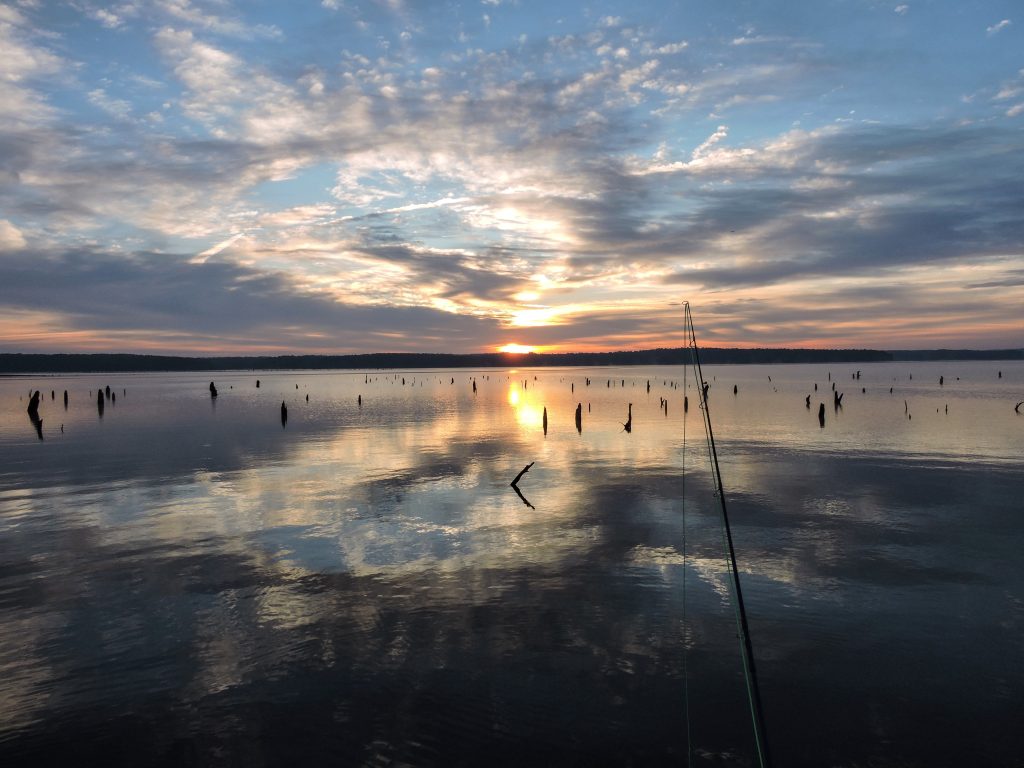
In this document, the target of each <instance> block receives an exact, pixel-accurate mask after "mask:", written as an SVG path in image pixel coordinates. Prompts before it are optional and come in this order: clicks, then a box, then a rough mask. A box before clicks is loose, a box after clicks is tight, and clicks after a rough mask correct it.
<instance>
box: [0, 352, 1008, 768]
mask: <svg viewBox="0 0 1024 768" xmlns="http://www.w3.org/2000/svg"><path fill="white" fill-rule="evenodd" d="M858 370H859V372H860V378H859V379H858V378H856V376H857V372H858ZM688 372H689V375H690V376H691V378H689V379H685V380H684V375H687V373H688ZM1000 372H1001V376H1000V375H999V374H1000ZM704 374H705V377H706V378H707V380H708V381H709V383H710V384H711V387H710V391H709V406H710V413H711V418H712V422H713V426H714V433H715V438H716V442H717V449H718V454H719V459H720V462H721V470H722V477H723V487H724V490H725V498H726V500H727V502H728V507H729V514H730V521H731V524H732V533H733V538H734V541H735V545H736V554H737V560H738V563H739V568H740V571H741V577H742V584H743V593H744V598H745V601H746V607H747V615H748V620H749V623H750V630H751V637H752V641H753V645H754V651H755V656H756V659H757V667H758V673H759V678H760V686H761V690H762V698H763V703H764V709H765V722H766V726H767V733H768V741H769V745H770V749H771V753H772V757H773V761H774V764H775V765H776V766H851V767H852V766H869V765H870V766H875V767H878V766H928V767H934V766H954V765H956V766H960V765H990V766H1022V765H1024V758H1022V757H1021V755H1024V730H1022V729H1021V728H1020V723H1021V722H1022V719H1024V655H1022V654H1021V648H1022V639H1024V567H1022V564H1024V554H1022V553H1024V501H1022V500H1024V471H1022V470H1024V414H1021V415H1017V414H1015V413H1014V404H1015V403H1016V402H1018V401H1020V400H1024V364H1022V363H1020V362H999V363H989V362H942V363H875V364H870V363H862V364H832V365H790V366H781V365H779V366H754V365H749V366H717V367H705V369H704ZM940 376H941V377H943V383H942V384H941V385H940V383H939V379H940ZM211 379H212V380H214V381H215V382H216V386H217V389H218V392H219V394H218V397H217V398H216V399H215V400H214V399H212V398H211V397H210V393H209V390H208V386H209V383H210V380H211ZM257 379H259V380H260V386H259V387H258V388H257V386H256V382H257ZM588 379H589V386H588V385H587V381H588ZM474 382H475V384H476V391H475V392H474V390H473V384H474ZM648 382H650V390H649V391H648V387H647V384H648ZM833 382H834V383H835V385H836V389H837V391H838V392H841V393H843V401H842V408H841V409H836V408H834V406H833V394H832V389H831V388H832V384H833ZM815 384H816V385H817V391H815V389H814V386H815ZM105 386H110V388H111V392H112V394H113V395H116V399H115V398H111V399H107V398H106V397H104V408H103V413H102V416H101V415H100V413H99V409H98V406H97V398H96V391H97V389H99V388H102V387H105ZM734 387H735V388H736V392H735V394H734V391H733V388H734ZM890 388H891V389H892V391H891V392H890ZM34 389H39V390H42V392H43V393H44V396H43V399H42V402H41V405H40V408H39V416H40V417H41V419H42V424H41V426H39V430H38V433H37V429H36V425H34V424H33V423H32V422H31V421H30V419H29V418H28V415H27V413H26V407H27V406H28V401H29V394H30V391H31V390H34ZM65 389H66V390H67V391H68V394H69V403H68V406H67V408H65V406H64V404H63V398H62V395H63V392H64V390H65ZM51 390H52V391H53V392H54V394H55V397H54V398H53V399H51V396H50V392H51ZM807 395H811V407H810V408H807V407H806V405H805V397H806V396H807ZM684 396H687V397H688V398H689V405H690V408H689V412H688V413H684V407H683V398H684ZM307 397H308V399H307ZM360 398H361V403H360V402H359V399H360ZM698 399H699V398H698V389H697V388H696V386H695V384H694V382H693V379H692V369H684V368H682V367H657V368H654V367H651V368H644V367H635V368H633V367H631V368H587V369H583V368H580V369H567V368H561V369H552V368H544V369H533V370H531V369H519V370H514V369H513V370H509V369H491V370H474V371H470V370H465V369H458V370H439V371H424V370H410V371H355V372H352V371H344V372H320V371H317V372H309V371H294V372H262V371H255V372H237V371H235V372H218V373H215V374H209V373H206V374H191V373H189V374H171V373H169V374H159V375H157V374H138V375H131V374H127V375H126V374H97V375H80V376H36V377H27V376H26V377H11V378H5V379H0V404H2V411H0V458H2V461H0V763H2V764H3V765H5V766H13V765H40V764H46V763H52V762H57V761H65V762H66V763H67V764H69V765H81V764H102V765H131V766H139V765H245V766H251V765H280V764H286V763H287V764H295V765H303V764H311V765H321V764H327V763H330V764H333V765H374V766H376V765H414V766H428V765H429V766H452V765H473V766H477V765H524V766H525V765H580V766H584V765H585V766H591V765H669V764H671V765H687V764H692V765H708V766H712V765H715V766H718V765H730V766H731V765H735V766H748V765H756V757H755V752H754V746H753V736H752V730H751V717H750V711H749V706H748V703H747V700H746V689H745V686H744V678H743V670H742V665H741V658H740V652H739V641H738V639H737V633H736V624H735V617H734V601H733V598H732V595H731V592H730V589H729V581H728V570H727V567H726V561H725V557H724V551H723V542H722V526H721V511H720V505H719V500H718V498H717V497H716V496H715V492H714V485H713V482H712V481H711V473H710V471H709V466H710V465H709V457H708V449H707V443H706V440H705V432H704V427H703V422H702V418H701V412H700V410H699V408H698ZM665 400H667V410H666V408H665V407H663V402H664V401H665ZM282 401H284V402H285V404H286V406H287V409H288V416H287V421H286V422H285V423H283V422H282V418H281V403H282ZM630 403H631V404H632V420H631V422H630V426H631V431H630V432H626V431H625V429H624V428H623V423H624V422H626V421H627V417H628V414H629V404H630ZM819 403H825V426H824V427H820V426H819V423H818V413H817V411H818V404H819ZM577 404H580V406H581V425H580V426H581V429H580V430H579V431H578V430H577V427H576V424H575V420H574V413H575V410H576V407H577ZM545 408H546V409H547V419H548V429H547V434H546V435H545V434H544V430H543V414H544V409H545ZM1021 410H1022V411H1024V408H1022V409H1021ZM40 436H41V437H40ZM530 462H534V464H533V466H532V467H531V468H530V469H529V471H528V472H527V473H526V474H524V475H523V477H522V479H521V480H520V481H519V489H520V491H521V493H522V498H520V496H518V495H517V494H516V492H515V491H514V490H513V489H512V488H511V487H510V485H509V483H510V481H511V480H512V479H513V478H514V477H515V476H516V475H517V474H518V473H519V472H520V471H521V470H522V469H523V467H524V466H526V465H527V464H529V463H530Z"/></svg>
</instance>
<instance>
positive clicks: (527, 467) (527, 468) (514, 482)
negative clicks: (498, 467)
mask: <svg viewBox="0 0 1024 768" xmlns="http://www.w3.org/2000/svg"><path fill="white" fill-rule="evenodd" d="M536 463H537V462H535V461H531V462H530V463H529V464H527V465H526V466H525V467H523V468H522V470H521V471H520V472H519V474H518V475H516V479H515V480H513V481H512V482H511V483H509V485H511V486H512V487H513V488H516V487H518V483H519V478H521V477H522V476H523V475H525V474H526V473H527V472H529V471H530V467H532V466H533V465H534V464H536Z"/></svg>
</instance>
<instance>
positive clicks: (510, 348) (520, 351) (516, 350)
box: [498, 344, 537, 355]
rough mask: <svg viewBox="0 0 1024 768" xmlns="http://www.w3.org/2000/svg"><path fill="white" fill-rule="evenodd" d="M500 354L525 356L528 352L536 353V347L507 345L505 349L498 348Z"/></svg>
mask: <svg viewBox="0 0 1024 768" xmlns="http://www.w3.org/2000/svg"><path fill="white" fill-rule="evenodd" d="M498 351H499V352H506V353H508V354H512V355H525V354H527V353H528V352H536V351H537V348H536V347H530V346H527V345H526V344H506V345H505V346H503V347H498Z"/></svg>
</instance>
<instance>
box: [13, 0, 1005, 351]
mask: <svg viewBox="0 0 1024 768" xmlns="http://www.w3.org/2000/svg"><path fill="white" fill-rule="evenodd" d="M1022 8H1024V6H1021V5H1020V3H1019V0H1012V1H1011V2H1000V1H999V0H991V1H989V2H970V1H969V0H956V1H955V2H953V1H947V0H933V1H931V2H928V1H925V0H911V1H910V2H892V1H890V2H874V1H873V0H813V1H811V2H789V1H787V2H785V3H781V2H780V3H766V2H744V1H740V0H737V1H735V2H732V1H729V0H721V1H719V2H708V1H706V0H705V1H703V2H680V3H668V2H646V0H631V2H603V3H589V4H583V3H567V2H559V1H558V0H547V1H546V2H528V1H527V0H518V2H512V1H509V0H482V2H481V1H480V0H476V1H475V2H427V1H416V0H378V1H376V2H372V1H367V2H355V1H354V0H322V2H312V1H310V2H301V1H299V0H296V2H288V3H283V2H276V1H274V0H255V1H254V2H244V3H243V2H238V1H237V0H125V2H113V3H102V2H95V1H94V0H70V2H60V3H56V2H53V3H51V2H44V1H43V0H21V1H19V0H13V1H12V0H2V4H0V51H2V52H3V53H2V54H0V351H5V352H76V351H97V352H99V351H104V352H146V353H165V354H198V355H212V354H287V353H303V354H305V353H325V354H344V353H358V352H377V351H423V352H477V351H493V350H496V349H499V348H501V347H503V346H505V345H509V344H518V345H522V346H523V347H524V348H526V347H533V348H536V349H538V350H540V351H599V350H615V349H649V348H656V347H674V346H682V345H683V344H684V338H683V330H682V326H683V322H682V311H681V307H680V304H679V303H680V302H682V301H689V302H690V304H691V307H692V311H693V315H694V321H695V325H696V330H697V334H698V341H699V342H700V343H701V344H702V345H705V346H726V347H857V348H878V349H906V348H933V347H947V348H949V347H953V348H960V347H973V348H1008V347H1013V348H1019V347H1022V346H1024V35H1022V30H1024V13H1022V12H1021V11H1022Z"/></svg>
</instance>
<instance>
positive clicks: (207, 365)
mask: <svg viewBox="0 0 1024 768" xmlns="http://www.w3.org/2000/svg"><path fill="white" fill-rule="evenodd" d="M700 359H701V362H702V363H708V364H719V365H721V364H744V363H747V364H749V363H870V362H889V361H915V360H1024V350H1021V349H999V350H972V349H929V350H902V351H895V352H885V351H881V350H876V349H717V348H708V349H701V350H700ZM690 362H692V352H691V350H690V349H688V348H686V347H681V348H676V349H645V350H639V351H634V352H564V353H558V354H543V353H530V354H526V355H509V354H503V353H497V352H484V353H477V354H468V355H445V354H434V353H416V352H380V353H374V354H366V355H279V356H276V357H169V356H163V355H121V354H87V355H86V354H67V355H63V354H55V355H42V354H0V374H15V373H93V372H95V373H117V372H129V371H134V372H145V371H224V370H271V371H272V370H295V369H309V370H318V369H319V370H323V369H334V368H341V369H346V368H348V369H352V368H364V369H375V368H501V367H508V366H518V367H544V366H602V365H683V364H684V363H690Z"/></svg>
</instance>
